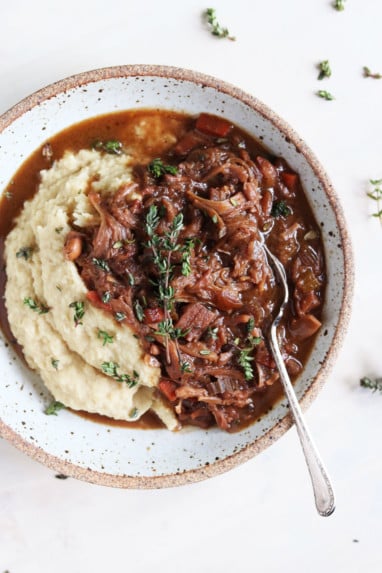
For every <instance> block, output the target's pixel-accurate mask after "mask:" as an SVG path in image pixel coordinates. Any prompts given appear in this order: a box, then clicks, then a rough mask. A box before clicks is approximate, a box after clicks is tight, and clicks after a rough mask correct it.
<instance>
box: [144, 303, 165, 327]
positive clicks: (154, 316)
mask: <svg viewBox="0 0 382 573" xmlns="http://www.w3.org/2000/svg"><path fill="white" fill-rule="evenodd" d="M143 314H144V317H145V322H146V323H148V324H153V323H155V322H160V321H161V320H163V319H164V311H163V308H159V307H156V308H145V310H144V311H143Z"/></svg>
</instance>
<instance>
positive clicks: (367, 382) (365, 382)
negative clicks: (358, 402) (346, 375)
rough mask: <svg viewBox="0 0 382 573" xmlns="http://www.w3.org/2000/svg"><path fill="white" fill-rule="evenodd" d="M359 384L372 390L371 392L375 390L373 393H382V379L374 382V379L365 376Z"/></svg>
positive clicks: (376, 379)
mask: <svg viewBox="0 0 382 573" xmlns="http://www.w3.org/2000/svg"><path fill="white" fill-rule="evenodd" d="M359 383H360V385H361V386H363V387H364V388H370V390H373V392H376V391H377V390H378V391H379V392H382V378H375V379H374V380H373V379H372V378H368V377H367V376H364V377H363V378H361V380H360V381H359Z"/></svg>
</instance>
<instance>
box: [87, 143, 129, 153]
mask: <svg viewBox="0 0 382 573" xmlns="http://www.w3.org/2000/svg"><path fill="white" fill-rule="evenodd" d="M92 147H93V149H97V151H105V153H109V154H110V155H121V153H122V147H123V146H122V143H121V142H120V141H117V140H116V139H110V140H109V141H100V140H97V141H95V142H94V143H93V145H92Z"/></svg>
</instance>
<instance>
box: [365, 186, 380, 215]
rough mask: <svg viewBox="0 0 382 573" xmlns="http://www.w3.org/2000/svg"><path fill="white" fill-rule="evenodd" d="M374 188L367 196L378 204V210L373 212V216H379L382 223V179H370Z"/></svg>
mask: <svg viewBox="0 0 382 573" xmlns="http://www.w3.org/2000/svg"><path fill="white" fill-rule="evenodd" d="M369 181H370V183H371V185H373V189H372V190H371V191H368V192H367V196H368V197H370V199H373V201H375V202H376V204H377V210H376V212H375V213H373V214H372V215H373V217H377V219H379V222H380V223H381V225H382V179H370V180H369Z"/></svg>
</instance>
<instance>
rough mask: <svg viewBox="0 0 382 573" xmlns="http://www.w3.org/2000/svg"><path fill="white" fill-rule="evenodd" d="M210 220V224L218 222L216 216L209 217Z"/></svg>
mask: <svg viewBox="0 0 382 573" xmlns="http://www.w3.org/2000/svg"><path fill="white" fill-rule="evenodd" d="M211 219H212V222H213V223H215V224H216V223H217V222H218V216H217V215H213V216H212V217H211Z"/></svg>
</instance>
